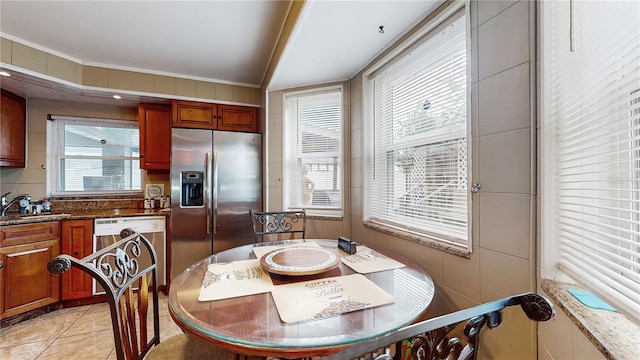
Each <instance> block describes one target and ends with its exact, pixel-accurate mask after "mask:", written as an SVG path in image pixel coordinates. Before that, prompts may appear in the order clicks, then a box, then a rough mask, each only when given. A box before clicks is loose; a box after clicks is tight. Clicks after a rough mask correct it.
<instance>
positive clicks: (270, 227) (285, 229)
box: [249, 209, 307, 243]
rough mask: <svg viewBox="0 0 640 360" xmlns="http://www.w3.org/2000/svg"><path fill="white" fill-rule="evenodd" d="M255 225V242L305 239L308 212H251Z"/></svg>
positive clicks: (252, 221)
mask: <svg viewBox="0 0 640 360" xmlns="http://www.w3.org/2000/svg"><path fill="white" fill-rule="evenodd" d="M249 215H250V216H251V223H252V225H253V239H254V242H256V243H257V242H264V241H273V240H289V239H296V238H302V239H304V237H305V231H306V227H307V214H306V210H304V209H303V210H300V211H267V212H256V211H253V210H249Z"/></svg>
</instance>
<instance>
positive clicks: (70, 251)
mask: <svg viewBox="0 0 640 360" xmlns="http://www.w3.org/2000/svg"><path fill="white" fill-rule="evenodd" d="M61 229H62V244H61V252H62V253H63V254H67V255H71V256H73V257H75V258H79V259H80V258H83V257H85V256H87V255H90V254H92V253H93V221H92V220H64V221H62V225H61ZM91 280H92V278H91V276H89V275H88V274H86V273H84V272H82V271H81V270H79V269H75V268H71V270H69V271H67V272H66V273H64V274H62V275H61V279H60V281H61V285H62V287H61V288H62V294H61V296H62V300H71V299H82V298H88V297H90V296H91V294H92V291H91Z"/></svg>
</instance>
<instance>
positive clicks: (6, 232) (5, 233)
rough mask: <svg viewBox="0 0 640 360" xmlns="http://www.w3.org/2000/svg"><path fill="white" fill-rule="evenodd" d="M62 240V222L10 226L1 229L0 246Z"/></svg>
mask: <svg viewBox="0 0 640 360" xmlns="http://www.w3.org/2000/svg"><path fill="white" fill-rule="evenodd" d="M58 238H60V222H59V221H48V222H41V223H34V224H24V225H10V226H3V227H2V228H0V246H3V247H4V246H11V245H21V244H27V243H33V242H37V241H44V240H55V239H58Z"/></svg>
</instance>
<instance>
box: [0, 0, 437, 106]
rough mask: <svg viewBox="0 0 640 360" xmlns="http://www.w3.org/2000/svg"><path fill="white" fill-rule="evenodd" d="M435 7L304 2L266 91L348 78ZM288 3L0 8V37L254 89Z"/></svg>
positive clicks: (36, 89) (33, 86) (14, 85)
mask: <svg viewBox="0 0 640 360" xmlns="http://www.w3.org/2000/svg"><path fill="white" fill-rule="evenodd" d="M441 2H442V0H428V1H415V0H414V1H393V0H386V1H384V0H375V1H374V0H370V1H362V0H342V1H328V0H307V2H306V4H305V6H304V8H303V11H302V14H301V16H300V18H299V21H298V23H297V24H296V27H295V28H294V31H293V33H292V36H291V38H290V40H289V42H288V43H287V45H286V47H285V50H284V53H283V56H282V57H281V59H280V61H279V63H278V64H277V65H276V70H275V72H274V75H273V78H272V79H271V81H270V83H269V84H268V88H269V89H286V88H292V87H298V86H306V85H313V84H321V83H326V82H333V81H341V80H346V79H349V78H350V77H352V76H353V75H355V74H356V73H357V72H358V71H359V70H361V69H362V68H363V66H364V65H365V64H367V63H368V62H370V61H371V60H372V59H373V58H374V57H375V56H376V55H378V54H380V53H381V52H382V51H383V50H384V49H386V48H387V47H388V46H389V45H390V44H392V43H393V42H394V41H395V40H397V39H398V38H399V37H400V36H401V35H402V34H404V33H405V32H406V31H407V30H408V29H410V28H411V27H412V26H413V25H415V24H416V23H417V22H418V21H419V20H421V19H423V18H424V17H425V16H426V15H427V14H428V13H429V12H431V11H432V10H433V9H434V8H435V7H436V6H437V5H438V4H440V3H441ZM290 5H291V2H290V1H275V0H254V1H247V0H235V1H231V0H227V1H24V0H23V1H10V0H2V1H0V32H1V33H2V35H3V36H4V37H6V38H8V39H10V40H14V41H17V42H20V43H24V44H26V45H29V46H32V47H36V48H40V49H43V50H45V51H48V52H50V53H54V54H56V55H59V56H62V57H64V58H67V59H70V60H74V61H76V62H78V63H81V64H84V65H93V66H103V67H108V68H116V69H124V70H133V71H141V72H148V73H154V74H165V75H171V76H177V77H184V78H192V79H198V80H208V81H216V82H222V83H228V84H239V85H248V86H255V87H261V86H264V85H265V84H263V82H264V81H265V79H264V78H265V73H266V71H267V68H268V66H269V63H270V61H271V57H272V54H273V51H274V48H275V46H276V43H277V41H278V38H279V36H280V33H281V31H282V28H283V24H284V21H285V19H286V17H287V14H288V11H289V8H290ZM379 26H384V33H380V32H379ZM1 81H2V83H1V85H2V87H3V88H5V89H8V90H10V91H11V90H12V89H13V90H16V89H17V90H16V91H17V92H23V94H20V93H19V95H23V96H26V97H31V98H33V97H38V98H42V97H45V98H59V99H60V98H62V99H65V100H68V99H66V98H65V96H67V95H64V94H61V89H62V90H64V91H65V92H67V93H71V96H76V95H77V94H82V93H84V92H82V91H78V90H77V89H72V88H69V87H65V86H62V87H60V86H57V87H56V88H54V89H53V90H54V91H51V86H46V84H47V83H49V82H48V81H42V79H34V78H33V77H31V76H25V75H22V76H18V77H14V78H13V79H10V80H9V79H7V78H3V79H2V80H1ZM91 95H95V94H91ZM146 100H151V99H146ZM86 101H87V102H90V101H91V100H90V99H86Z"/></svg>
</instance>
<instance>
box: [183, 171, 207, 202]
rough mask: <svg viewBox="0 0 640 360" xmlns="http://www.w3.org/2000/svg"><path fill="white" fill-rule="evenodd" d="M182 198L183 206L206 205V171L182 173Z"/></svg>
mask: <svg viewBox="0 0 640 360" xmlns="http://www.w3.org/2000/svg"><path fill="white" fill-rule="evenodd" d="M181 186H182V196H181V197H182V199H180V205H181V206H203V205H204V173H203V172H201V171H190V172H183V173H182V184H181Z"/></svg>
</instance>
